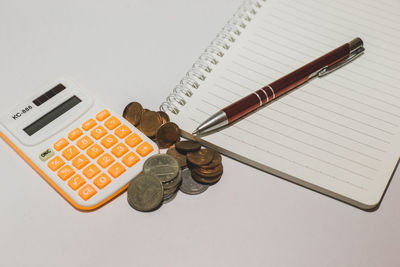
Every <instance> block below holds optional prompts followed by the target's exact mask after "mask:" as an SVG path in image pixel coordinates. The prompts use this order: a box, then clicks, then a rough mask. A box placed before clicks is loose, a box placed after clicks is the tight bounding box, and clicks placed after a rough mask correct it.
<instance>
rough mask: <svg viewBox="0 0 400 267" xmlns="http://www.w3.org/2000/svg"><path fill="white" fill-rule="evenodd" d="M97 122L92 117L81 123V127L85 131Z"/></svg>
mask: <svg viewBox="0 0 400 267" xmlns="http://www.w3.org/2000/svg"><path fill="white" fill-rule="evenodd" d="M96 124H97V122H96V121H95V120H94V119H90V120H88V121H86V122H85V123H83V124H82V129H83V130H85V131H89V130H90V129H92V128H93V127H94V126H96Z"/></svg>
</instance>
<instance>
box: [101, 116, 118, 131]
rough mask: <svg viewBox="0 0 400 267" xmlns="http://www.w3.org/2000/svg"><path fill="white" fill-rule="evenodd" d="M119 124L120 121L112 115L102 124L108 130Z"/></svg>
mask: <svg viewBox="0 0 400 267" xmlns="http://www.w3.org/2000/svg"><path fill="white" fill-rule="evenodd" d="M120 124H121V121H120V120H119V119H117V118H116V117H114V116H112V117H111V118H109V119H108V120H106V122H105V123H104V125H105V126H106V127H107V128H108V129H110V130H114V129H115V128H116V127H117V126H119V125H120Z"/></svg>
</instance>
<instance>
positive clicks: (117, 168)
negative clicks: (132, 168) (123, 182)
mask: <svg viewBox="0 0 400 267" xmlns="http://www.w3.org/2000/svg"><path fill="white" fill-rule="evenodd" d="M125 171H126V169H125V167H124V166H122V164H121V163H119V162H117V163H115V164H114V165H112V166H111V167H110V168H109V169H108V173H109V174H111V176H112V177H114V178H117V177H118V176H120V175H121V174H123V173H124V172H125Z"/></svg>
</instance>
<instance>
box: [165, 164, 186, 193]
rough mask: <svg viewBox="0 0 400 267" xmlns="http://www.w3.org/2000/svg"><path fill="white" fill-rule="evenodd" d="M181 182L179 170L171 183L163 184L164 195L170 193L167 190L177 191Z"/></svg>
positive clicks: (180, 171)
mask: <svg viewBox="0 0 400 267" xmlns="http://www.w3.org/2000/svg"><path fill="white" fill-rule="evenodd" d="M181 182H182V170H179V172H178V175H177V176H176V177H175V179H173V180H172V181H170V182H168V183H163V187H164V195H166V194H168V193H170V192H168V190H173V189H177V187H178V186H179V184H180V183H181Z"/></svg>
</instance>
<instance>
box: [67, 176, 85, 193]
mask: <svg viewBox="0 0 400 267" xmlns="http://www.w3.org/2000/svg"><path fill="white" fill-rule="evenodd" d="M85 183H86V181H85V179H83V178H82V176H80V175H79V174H77V175H75V176H74V177H72V178H71V179H70V180H69V181H68V185H69V187H71V189H72V190H74V191H75V190H76V189H78V188H79V187H81V186H82V185H84V184H85Z"/></svg>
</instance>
